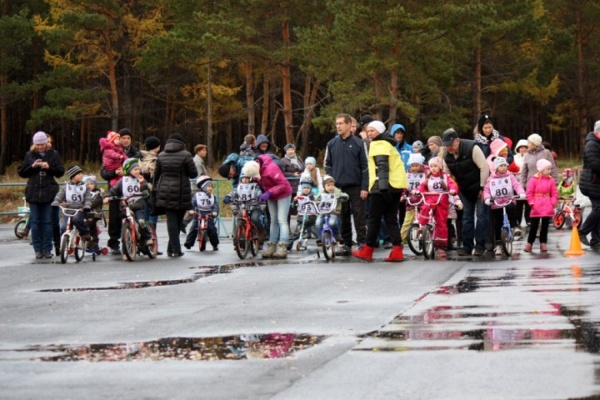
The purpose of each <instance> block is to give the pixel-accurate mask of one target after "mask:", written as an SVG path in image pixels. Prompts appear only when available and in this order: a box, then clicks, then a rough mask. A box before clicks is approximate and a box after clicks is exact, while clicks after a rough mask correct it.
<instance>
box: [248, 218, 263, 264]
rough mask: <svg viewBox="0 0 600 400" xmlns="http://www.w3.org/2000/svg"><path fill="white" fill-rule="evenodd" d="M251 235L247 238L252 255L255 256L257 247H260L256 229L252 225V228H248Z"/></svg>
mask: <svg viewBox="0 0 600 400" xmlns="http://www.w3.org/2000/svg"><path fill="white" fill-rule="evenodd" d="M250 235H251V237H250V238H248V239H249V240H250V252H251V253H252V256H253V257H256V256H257V254H258V248H259V247H260V243H259V240H258V230H257V229H256V228H255V227H254V224H253V225H252V229H250Z"/></svg>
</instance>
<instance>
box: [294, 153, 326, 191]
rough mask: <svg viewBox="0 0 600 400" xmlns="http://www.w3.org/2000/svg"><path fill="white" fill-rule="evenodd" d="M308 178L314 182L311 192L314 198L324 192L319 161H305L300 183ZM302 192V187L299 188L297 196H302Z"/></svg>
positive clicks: (310, 158) (312, 159) (313, 159)
mask: <svg viewBox="0 0 600 400" xmlns="http://www.w3.org/2000/svg"><path fill="white" fill-rule="evenodd" d="M306 178H310V180H311V182H312V190H311V192H312V194H313V195H314V196H316V195H318V194H319V193H320V192H322V191H323V178H321V171H320V170H319V168H317V160H316V159H315V158H314V157H306V159H305V160H304V172H302V174H301V175H300V182H302V180H303V179H306ZM306 180H307V179H306ZM301 192H302V187H300V186H298V192H297V194H298V195H300V193H301Z"/></svg>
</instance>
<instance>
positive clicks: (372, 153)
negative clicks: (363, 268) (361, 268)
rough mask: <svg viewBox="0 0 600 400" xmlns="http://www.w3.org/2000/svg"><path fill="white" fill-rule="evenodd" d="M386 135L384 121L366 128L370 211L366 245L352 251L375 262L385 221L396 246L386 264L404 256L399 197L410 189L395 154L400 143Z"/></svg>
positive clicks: (398, 154)
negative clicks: (399, 216) (376, 249)
mask: <svg viewBox="0 0 600 400" xmlns="http://www.w3.org/2000/svg"><path fill="white" fill-rule="evenodd" d="M384 132H385V125H384V124H383V122H381V121H373V122H371V123H370V124H369V126H368V127H367V134H368V135H369V139H371V146H370V147H369V160H368V163H369V201H370V206H371V209H370V212H369V223H368V229H367V237H366V240H365V243H364V245H363V246H362V247H361V248H359V249H358V250H356V251H353V252H352V255H353V256H355V257H358V258H361V259H363V260H367V261H372V260H373V250H374V248H375V244H376V241H377V235H378V233H379V226H380V224H381V219H382V218H383V219H384V221H385V225H386V227H387V231H388V233H389V235H390V241H391V242H392V246H393V247H392V251H391V252H390V255H389V256H388V257H386V258H384V261H402V260H404V254H403V251H402V237H401V236H400V227H399V225H398V210H399V208H400V207H404V203H400V195H401V194H402V192H403V191H404V189H406V188H407V187H408V180H407V178H406V169H405V168H404V164H403V162H402V159H401V157H400V153H399V152H398V151H397V150H396V144H397V143H396V141H395V140H394V139H392V138H391V137H390V136H388V135H387V134H384ZM401 214H404V212H401Z"/></svg>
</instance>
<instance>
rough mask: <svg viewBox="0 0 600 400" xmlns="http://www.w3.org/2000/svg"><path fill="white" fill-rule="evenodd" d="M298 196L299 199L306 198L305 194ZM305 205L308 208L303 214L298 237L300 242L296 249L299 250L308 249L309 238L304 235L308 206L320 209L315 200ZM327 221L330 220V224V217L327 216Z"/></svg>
mask: <svg viewBox="0 0 600 400" xmlns="http://www.w3.org/2000/svg"><path fill="white" fill-rule="evenodd" d="M297 198H298V200H304V199H305V196H298V197H297ZM304 207H305V209H306V210H304V214H303V215H302V225H301V226H300V236H299V237H298V243H297V244H296V250H298V251H300V250H306V248H307V243H308V238H307V237H305V236H304V230H305V226H306V221H307V219H308V208H309V207H313V209H314V210H318V207H317V204H316V203H315V202H314V201H313V200H308V201H307V202H306V203H305V204H304ZM327 222H328V225H327V226H329V218H327ZM323 226H325V225H323Z"/></svg>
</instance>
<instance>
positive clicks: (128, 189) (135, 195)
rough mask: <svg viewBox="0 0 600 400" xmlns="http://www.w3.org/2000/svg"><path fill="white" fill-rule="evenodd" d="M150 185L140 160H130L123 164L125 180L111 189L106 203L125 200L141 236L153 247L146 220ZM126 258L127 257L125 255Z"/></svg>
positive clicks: (147, 244)
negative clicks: (143, 172) (120, 199)
mask: <svg viewBox="0 0 600 400" xmlns="http://www.w3.org/2000/svg"><path fill="white" fill-rule="evenodd" d="M150 189H151V187H150V184H149V183H148V182H147V181H146V180H145V179H144V176H143V175H142V170H141V169H140V160H139V159H138V158H128V159H127V160H125V162H124V163H123V178H122V179H121V180H119V181H118V182H117V184H116V185H115V186H113V187H111V188H110V190H109V191H108V197H106V198H105V199H104V203H108V202H109V200H110V198H114V197H117V198H123V199H124V200H125V201H126V202H127V205H128V206H129V208H130V209H131V211H133V213H134V215H135V219H136V220H137V222H138V224H139V226H140V234H141V235H142V240H143V241H144V242H145V243H146V246H148V247H152V246H153V245H154V240H153V239H152V232H151V231H150V228H149V226H148V222H147V221H146V220H145V219H144V214H145V210H146V200H145V199H146V198H147V197H148V196H150ZM123 257H125V255H123Z"/></svg>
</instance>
